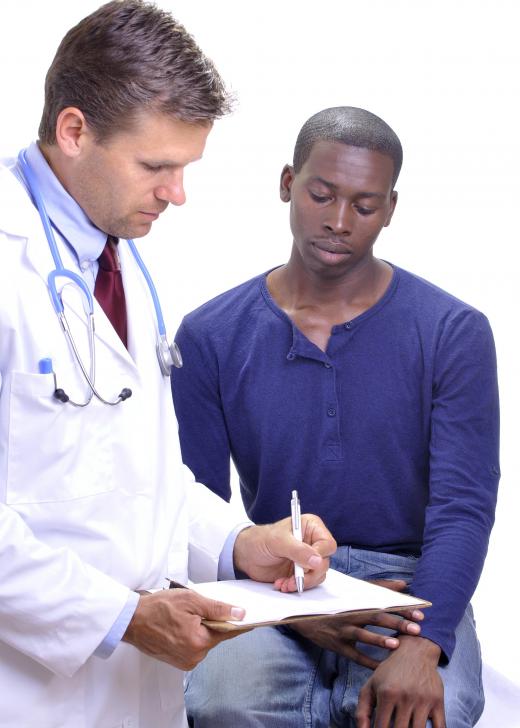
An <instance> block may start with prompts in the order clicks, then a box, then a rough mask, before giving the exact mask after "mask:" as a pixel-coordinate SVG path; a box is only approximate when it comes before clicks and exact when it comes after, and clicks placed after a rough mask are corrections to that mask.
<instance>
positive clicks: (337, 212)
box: [323, 201, 352, 235]
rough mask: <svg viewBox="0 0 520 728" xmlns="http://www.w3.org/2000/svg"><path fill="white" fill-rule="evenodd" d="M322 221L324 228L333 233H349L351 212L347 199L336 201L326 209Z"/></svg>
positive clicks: (350, 229)
mask: <svg viewBox="0 0 520 728" xmlns="http://www.w3.org/2000/svg"><path fill="white" fill-rule="evenodd" d="M327 213H328V214H327V217H326V219H325V221H324V223H323V226H324V227H325V229H326V230H328V231H329V232H331V233H334V234H335V235H350V233H351V232H352V212H351V210H350V206H349V204H348V202H347V201H345V202H338V203H336V204H335V205H331V206H330V207H329V208H328V209H327Z"/></svg>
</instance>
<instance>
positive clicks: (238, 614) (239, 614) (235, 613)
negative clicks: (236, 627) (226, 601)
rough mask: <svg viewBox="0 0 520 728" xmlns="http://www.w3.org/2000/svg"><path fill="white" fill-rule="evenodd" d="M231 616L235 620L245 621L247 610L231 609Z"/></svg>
mask: <svg viewBox="0 0 520 728" xmlns="http://www.w3.org/2000/svg"><path fill="white" fill-rule="evenodd" d="M231 616H232V617H233V619H244V617H245V616H246V610H245V609H242V607H231Z"/></svg>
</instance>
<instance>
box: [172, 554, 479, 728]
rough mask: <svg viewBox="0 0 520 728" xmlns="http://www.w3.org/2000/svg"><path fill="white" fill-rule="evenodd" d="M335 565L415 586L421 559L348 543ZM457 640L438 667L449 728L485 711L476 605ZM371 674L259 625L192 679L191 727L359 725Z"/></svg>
mask: <svg viewBox="0 0 520 728" xmlns="http://www.w3.org/2000/svg"><path fill="white" fill-rule="evenodd" d="M331 561H332V563H331V565H332V566H333V567H334V568H335V569H337V570H338V571H343V572H344V573H347V574H350V575H351V576H355V577H358V578H361V579H374V578H386V579H404V580H405V581H406V582H410V580H411V578H412V576H413V573H414V570H415V565H416V561H417V559H416V558H414V557H409V556H396V555H393V554H383V553H377V552H374V551H362V550H359V549H353V548H351V547H349V546H342V547H340V548H339V549H338V551H337V552H336V554H335V556H334V557H333V558H332V560H331ZM374 629H376V628H374ZM456 635H457V643H456V647H455V651H454V653H453V656H452V659H451V660H450V662H449V664H448V665H446V666H444V667H439V668H438V670H439V674H440V675H441V678H442V680H443V683H444V706H445V712H446V723H447V728H470V727H471V726H474V725H475V723H476V722H477V721H478V719H479V717H480V715H481V713H482V710H483V708H484V693H483V689H482V677H481V657H480V646H479V643H478V640H477V635H476V632H475V624H474V620H473V614H472V610H471V606H468V609H467V610H466V613H465V614H464V617H463V619H462V620H461V622H460V624H459V625H458V627H457V632H456ZM361 649H362V650H363V651H364V652H366V653H368V654H371V655H372V656H374V657H375V658H376V659H382V658H383V657H384V655H385V654H387V652H386V651H384V650H381V648H376V647H369V646H367V645H362V646H361ZM371 674H372V671H371V670H370V669H368V668H365V667H361V666H360V665H357V664H355V663H353V662H352V661H350V660H348V659H347V658H344V657H341V656H339V655H337V654H336V653H334V652H332V651H330V650H324V649H322V648H321V647H318V646H317V645H314V644H313V643H311V642H310V641H309V640H306V639H304V638H303V637H301V636H299V635H297V634H296V633H294V632H292V631H291V630H290V629H287V628H285V627H263V628H257V629H254V630H252V631H251V632H248V633H246V634H243V635H241V636H240V637H236V638H234V639H231V640H229V641H227V642H223V643H221V644H220V645H218V646H217V647H216V648H215V649H213V650H211V652H210V653H209V654H208V656H207V657H206V658H205V660H203V662H201V663H200V665H198V666H197V667H196V668H195V670H194V671H193V672H191V673H190V674H189V675H188V677H187V680H186V694H185V699H186V707H187V712H188V719H189V723H190V726H192V727H193V728H303V727H306V728H330V727H331V726H332V727H333V728H347V727H352V728H354V727H355V718H354V716H355V710H356V706H357V699H358V695H359V691H360V689H361V688H362V687H363V685H364V684H365V682H366V681H367V679H368V678H369V677H370V675H371ZM427 726H428V728H429V727H430V726H431V723H430V721H428V723H427Z"/></svg>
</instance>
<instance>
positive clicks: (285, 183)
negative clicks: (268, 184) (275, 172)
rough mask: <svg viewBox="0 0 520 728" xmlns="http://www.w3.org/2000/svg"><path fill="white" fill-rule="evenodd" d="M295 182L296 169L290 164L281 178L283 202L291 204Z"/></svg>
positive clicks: (283, 171)
mask: <svg viewBox="0 0 520 728" xmlns="http://www.w3.org/2000/svg"><path fill="white" fill-rule="evenodd" d="M293 180H294V169H293V168H292V167H291V166H290V165H289V164H286V165H285V167H284V168H283V169H282V174H281V176H280V199H281V201H282V202H290V200H291V185H292V183H293Z"/></svg>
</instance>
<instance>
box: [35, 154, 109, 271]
mask: <svg viewBox="0 0 520 728" xmlns="http://www.w3.org/2000/svg"><path fill="white" fill-rule="evenodd" d="M26 159H27V163H28V164H29V165H30V168H31V171H32V173H33V175H34V177H35V179H36V182H37V184H38V186H39V189H40V192H41V195H42V197H43V199H44V201H45V207H46V208H47V213H48V215H49V218H50V219H51V222H52V224H53V226H54V228H55V229H56V230H58V232H59V233H60V235H61V236H62V237H63V238H64V239H65V240H66V242H67V243H68V245H69V246H70V248H71V249H72V250H73V251H74V252H75V254H76V257H77V259H78V262H79V264H80V265H81V264H82V263H85V262H93V261H95V260H97V259H98V258H99V256H100V255H101V251H102V250H103V248H104V247H105V243H106V240H107V235H106V233H104V232H103V231H102V230H100V229H99V228H97V227H96V226H95V225H94V224H93V223H92V222H91V221H90V220H89V219H88V217H87V216H86V215H85V213H84V212H83V210H82V209H81V207H80V206H79V205H78V203H77V202H76V200H75V199H74V198H73V197H71V196H70V195H69V193H68V192H67V190H66V189H65V188H64V187H63V185H62V184H61V182H60V181H59V179H58V178H57V177H56V175H55V174H54V172H53V171H52V169H51V168H50V166H49V165H48V163H47V160H46V159H45V157H44V156H43V154H42V153H41V151H40V149H39V147H38V145H37V144H36V143H35V142H33V143H32V144H31V145H30V146H29V147H28V148H27V151H26Z"/></svg>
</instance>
